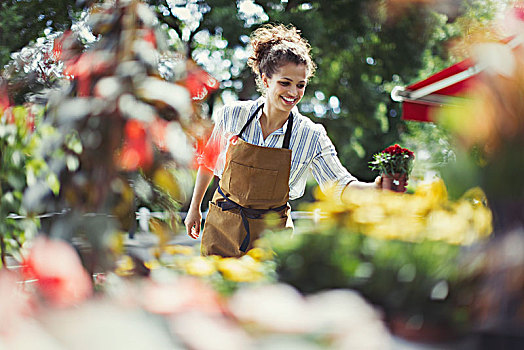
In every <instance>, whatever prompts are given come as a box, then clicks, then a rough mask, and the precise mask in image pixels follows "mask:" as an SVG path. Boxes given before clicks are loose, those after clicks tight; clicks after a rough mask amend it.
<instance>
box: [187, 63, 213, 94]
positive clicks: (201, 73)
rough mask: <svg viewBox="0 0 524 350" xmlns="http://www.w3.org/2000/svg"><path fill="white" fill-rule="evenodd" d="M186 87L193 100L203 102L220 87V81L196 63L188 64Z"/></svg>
mask: <svg viewBox="0 0 524 350" xmlns="http://www.w3.org/2000/svg"><path fill="white" fill-rule="evenodd" d="M186 87H187V89H188V90H189V93H190V94H191V99H193V100H197V101H201V100H204V99H205V98H206V97H207V95H208V94H210V93H212V92H213V91H215V90H216V89H218V87H219V83H218V81H217V80H216V79H215V78H213V77H212V76H211V75H210V74H209V73H208V72H206V71H205V70H203V69H202V68H200V67H198V66H197V65H196V64H195V63H193V62H191V61H190V63H189V64H188V72H187V78H186Z"/></svg>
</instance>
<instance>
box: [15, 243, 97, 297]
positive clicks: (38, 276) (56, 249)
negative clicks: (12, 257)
mask: <svg viewBox="0 0 524 350" xmlns="http://www.w3.org/2000/svg"><path fill="white" fill-rule="evenodd" d="M23 265H24V268H23V274H24V277H25V279H26V280H36V281H35V283H36V285H37V286H38V291H39V292H40V294H41V295H42V296H43V297H44V299H45V300H47V301H48V302H49V303H51V304H53V305H54V306H59V307H67V306H72V305H75V304H77V303H79V302H81V301H83V300H85V299H87V298H88V297H90V296H91V294H92V291H93V289H92V281H91V277H90V276H89V274H88V273H87V271H86V270H85V269H84V268H83V266H82V263H81V262H80V258H79V257H78V255H77V253H76V251H75V250H74V249H73V248H72V247H71V246H70V245H69V244H67V243H65V242H64V241H59V240H50V239H48V238H44V237H39V238H37V239H36V240H35V241H34V244H33V246H32V248H31V250H30V252H29V255H28V256H27V259H25V260H24V263H23Z"/></svg>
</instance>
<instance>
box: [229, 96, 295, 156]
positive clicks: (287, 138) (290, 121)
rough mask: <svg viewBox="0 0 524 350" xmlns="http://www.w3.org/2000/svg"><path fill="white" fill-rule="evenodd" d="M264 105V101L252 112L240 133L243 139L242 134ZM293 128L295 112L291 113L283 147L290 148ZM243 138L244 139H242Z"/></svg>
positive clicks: (239, 135)
mask: <svg viewBox="0 0 524 350" xmlns="http://www.w3.org/2000/svg"><path fill="white" fill-rule="evenodd" d="M262 107H264V104H263V103H262V104H261V105H260V106H258V107H257V109H256V110H255V112H253V114H251V116H250V117H249V118H248V120H247V121H246V123H245V124H244V126H243V127H242V130H240V132H239V133H238V135H237V136H238V137H239V138H241V139H242V134H243V133H244V131H245V130H246V128H247V126H248V125H249V124H250V123H251V122H252V121H253V119H255V116H256V115H257V114H258V112H259V111H260V110H261V109H262ZM292 129H293V113H292V112H290V113H289V118H288V122H287V128H286V134H285V135H284V143H283V144H282V148H286V149H289V141H290V140H291V131H292ZM242 140H243V139H242Z"/></svg>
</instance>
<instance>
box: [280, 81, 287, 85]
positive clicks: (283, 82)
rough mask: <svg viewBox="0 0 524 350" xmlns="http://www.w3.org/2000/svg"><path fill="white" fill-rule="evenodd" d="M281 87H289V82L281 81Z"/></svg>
mask: <svg viewBox="0 0 524 350" xmlns="http://www.w3.org/2000/svg"><path fill="white" fill-rule="evenodd" d="M280 85H282V86H289V82H287V81H281V82H280Z"/></svg>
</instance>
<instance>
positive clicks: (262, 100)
mask: <svg viewBox="0 0 524 350" xmlns="http://www.w3.org/2000/svg"><path fill="white" fill-rule="evenodd" d="M265 102H266V98H265V97H264V96H260V97H259V98H257V99H256V100H255V105H254V106H253V108H252V111H251V113H253V112H254V111H255V110H256V109H257V108H258V107H259V106H260V105H261V104H262V103H265ZM291 113H293V117H294V118H295V119H296V115H297V113H298V108H297V106H295V107H293V109H292V110H291ZM261 116H262V112H258V114H257V115H256V116H255V119H254V120H255V121H257V122H259V121H260V117H261ZM288 122H289V119H288V120H286V122H285V123H284V125H282V127H281V128H280V129H277V130H275V131H273V134H274V135H283V134H285V133H286V130H287V124H288Z"/></svg>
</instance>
